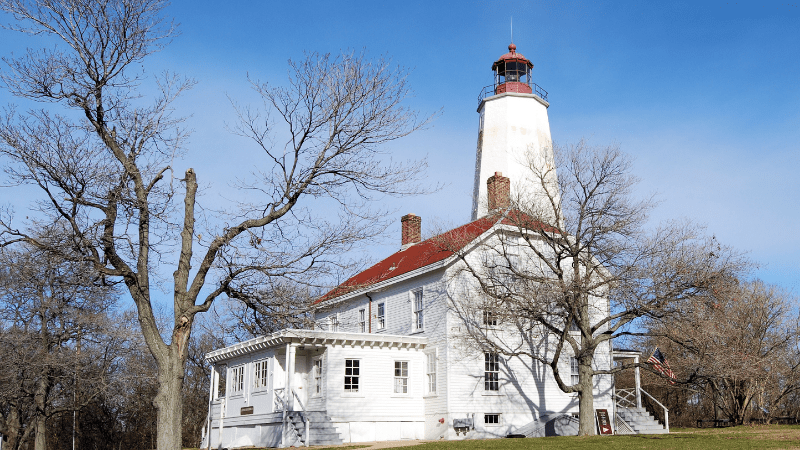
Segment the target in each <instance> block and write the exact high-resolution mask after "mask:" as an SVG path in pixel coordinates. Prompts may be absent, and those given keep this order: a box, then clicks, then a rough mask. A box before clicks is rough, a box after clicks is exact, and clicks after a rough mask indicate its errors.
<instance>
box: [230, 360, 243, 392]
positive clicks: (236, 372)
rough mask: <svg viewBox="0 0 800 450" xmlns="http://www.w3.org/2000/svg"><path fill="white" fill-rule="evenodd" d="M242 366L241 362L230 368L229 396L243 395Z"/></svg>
mask: <svg viewBox="0 0 800 450" xmlns="http://www.w3.org/2000/svg"><path fill="white" fill-rule="evenodd" d="M244 366H245V365H244V364H241V365H238V366H235V367H231V368H230V372H231V376H230V378H229V379H230V382H231V383H230V387H231V396H234V395H244Z"/></svg>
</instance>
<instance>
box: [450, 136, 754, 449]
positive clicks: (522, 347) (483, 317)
mask: <svg viewBox="0 0 800 450" xmlns="http://www.w3.org/2000/svg"><path fill="white" fill-rule="evenodd" d="M553 150H554V155H555V159H554V161H546V160H541V158H540V157H538V156H536V155H534V154H531V155H529V157H528V162H529V169H530V171H529V177H530V179H529V180H528V182H530V183H533V186H534V189H532V190H533V191H534V192H526V191H525V190H524V189H521V190H518V192H517V195H516V197H515V198H512V199H511V205H510V207H509V208H508V209H506V210H504V211H496V212H495V215H494V216H491V217H489V218H486V219H485V220H492V221H494V222H495V223H496V228H497V232H496V233H495V234H494V235H493V236H490V237H487V238H485V239H484V240H483V241H482V242H480V243H478V244H477V247H476V248H474V249H473V248H465V247H464V246H463V245H458V243H457V242H443V246H444V248H446V249H449V250H451V251H453V252H454V253H455V254H456V256H457V257H458V258H459V259H460V262H459V265H458V266H457V267H458V268H459V269H458V270H456V271H455V273H454V274H453V284H456V285H458V284H463V285H464V286H465V287H463V288H461V289H459V290H458V293H457V294H455V295H453V298H452V305H453V310H454V311H455V312H456V313H457V315H458V316H459V317H460V318H461V319H462V323H463V324H464V328H465V332H464V336H463V341H464V342H465V345H469V346H473V347H478V348H483V349H490V350H491V351H493V352H497V353H500V354H503V355H507V356H512V357H517V356H523V355H524V356H526V357H530V358H532V359H534V360H536V361H539V362H540V363H541V364H544V365H547V366H549V368H550V369H551V370H552V373H553V376H554V378H555V382H556V383H557V384H558V386H559V388H560V389H561V390H562V391H564V392H577V393H578V397H579V399H580V408H581V433H582V434H583V433H589V434H591V433H592V430H593V421H592V420H591V419H592V415H591V402H592V397H593V386H594V381H593V378H594V376H595V375H598V374H609V373H612V372H614V369H612V368H611V366H610V365H611V361H610V341H611V340H612V339H614V338H615V337H617V336H623V335H626V334H627V333H630V331H629V328H630V326H631V325H632V324H633V323H634V321H636V320H642V319H643V318H657V317H661V316H663V315H666V314H671V313H673V312H675V311H679V310H681V309H685V308H691V307H692V302H693V301H696V300H697V299H699V298H703V297H704V296H706V295H708V293H709V292H710V290H711V289H712V288H713V286H715V285H716V282H717V280H720V279H725V278H729V277H734V276H736V275H737V274H740V273H741V272H742V270H743V269H745V268H746V261H744V260H743V259H742V258H741V257H740V256H739V255H737V254H736V252H734V251H733V250H731V249H730V248H728V247H725V246H723V245H721V244H720V243H718V242H717V241H716V240H715V239H714V238H709V237H706V236H704V234H703V230H702V228H701V227H698V226H696V225H693V224H691V223H689V222H678V221H676V222H672V223H666V224H662V225H660V226H658V227H655V228H653V229H649V228H648V226H647V225H648V224H647V219H648V213H649V212H650V210H651V209H652V208H653V207H654V206H655V202H654V200H653V199H652V198H644V199H641V200H639V199H634V198H633V187H634V185H635V183H636V182H637V181H638V180H637V179H636V177H634V176H632V175H631V173H630V170H631V160H630V158H629V157H628V156H626V155H625V154H623V153H622V152H621V151H620V150H619V147H618V146H610V147H606V148H592V147H589V146H588V145H587V144H586V143H585V142H583V141H581V142H580V143H578V144H577V145H573V146H568V147H556V148H554V149H553ZM556 171H557V172H558V178H556ZM445 241H446V240H445ZM487 318H491V319H487ZM570 358H574V359H575V362H576V367H577V369H578V370H577V373H576V372H575V371H571V372H570V375H571V377H570V378H566V377H564V376H563V375H562V373H563V371H564V368H565V367H570V365H569V364H570V361H569V359H570ZM576 378H577V379H576ZM567 380H569V382H567ZM584 409H588V410H589V413H588V414H587V415H585V416H584V414H583V410H584Z"/></svg>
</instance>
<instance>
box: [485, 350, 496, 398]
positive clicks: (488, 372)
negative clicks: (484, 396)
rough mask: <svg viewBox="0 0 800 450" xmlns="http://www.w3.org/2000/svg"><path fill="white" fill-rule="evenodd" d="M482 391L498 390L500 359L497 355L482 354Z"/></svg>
mask: <svg viewBox="0 0 800 450" xmlns="http://www.w3.org/2000/svg"><path fill="white" fill-rule="evenodd" d="M483 356H484V372H483V389H484V390H486V391H499V390H500V357H499V356H498V354H497V353H484V355H483Z"/></svg>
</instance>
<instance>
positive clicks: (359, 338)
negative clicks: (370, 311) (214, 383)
mask: <svg viewBox="0 0 800 450" xmlns="http://www.w3.org/2000/svg"><path fill="white" fill-rule="evenodd" d="M427 343H428V339H427V338H424V337H412V336H397V335H390V334H372V333H340V332H332V331H317V330H294V329H286V330H281V331H278V332H276V333H272V334H270V335H268V336H259V337H257V338H253V339H250V340H247V341H244V342H239V343H238V344H234V345H231V346H229V347H225V348H221V349H219V350H214V351H213V352H208V353H206V360H207V361H209V362H212V363H216V362H219V361H224V360H226V359H229V358H232V357H235V356H240V355H246V354H248V353H252V352H254V351H257V350H263V349H267V348H271V347H277V346H279V345H286V344H299V345H306V346H312V347H323V346H332V345H341V346H351V347H379V348H380V347H386V348H388V347H399V348H415V349H420V348H425V345H426V344H427Z"/></svg>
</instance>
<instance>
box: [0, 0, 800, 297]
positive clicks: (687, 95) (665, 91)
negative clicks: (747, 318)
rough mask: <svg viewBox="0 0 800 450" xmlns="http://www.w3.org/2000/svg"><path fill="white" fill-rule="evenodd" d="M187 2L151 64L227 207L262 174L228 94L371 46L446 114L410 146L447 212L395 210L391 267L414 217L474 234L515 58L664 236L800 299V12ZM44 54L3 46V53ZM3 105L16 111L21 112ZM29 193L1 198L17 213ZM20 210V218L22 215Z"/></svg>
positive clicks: (198, 163) (727, 6)
mask: <svg viewBox="0 0 800 450" xmlns="http://www.w3.org/2000/svg"><path fill="white" fill-rule="evenodd" d="M222 5H223V3H221V2H219V1H191V2H190V1H176V2H174V3H173V4H172V5H171V6H170V7H169V8H168V13H169V14H172V15H173V16H174V17H175V19H176V21H177V22H179V23H180V30H181V33H182V34H181V35H180V36H179V37H177V38H176V39H175V40H174V42H173V43H172V44H171V45H170V46H168V47H167V48H166V49H165V50H163V51H162V52H160V53H158V54H156V55H154V56H153V57H151V58H150V60H149V61H148V62H146V69H147V72H148V73H156V72H159V71H161V70H165V69H168V70H172V71H177V72H179V73H182V74H185V75H187V76H190V77H193V78H195V79H196V80H197V81H198V85H197V87H196V88H194V89H193V90H192V91H190V92H189V93H188V94H187V95H186V96H185V97H184V98H183V99H182V100H180V102H179V103H178V105H177V106H178V113H179V114H185V115H191V117H190V119H189V125H190V126H191V128H193V129H194V130H195V133H194V135H193V138H192V142H191V144H190V146H189V151H190V153H189V155H188V156H187V158H186V159H185V161H183V162H182V164H183V167H181V169H180V171H179V172H178V173H182V171H183V170H185V168H186V167H189V166H192V167H194V168H195V170H196V171H197V173H198V177H199V178H200V180H201V181H202V182H206V183H210V184H211V185H212V186H213V187H214V189H213V190H210V191H208V192H207V194H206V196H207V199H206V200H207V201H209V202H212V203H213V202H215V201H218V200H219V199H217V200H214V197H215V196H216V195H223V196H224V195H233V191H232V190H230V189H229V188H227V186H228V182H229V181H231V180H232V179H233V178H235V177H236V176H237V175H239V174H242V173H246V172H248V171H249V170H250V168H251V166H252V164H251V163H250V156H249V155H250V154H249V153H248V151H247V149H246V147H247V146H248V144H247V143H246V142H244V141H242V140H240V139H238V138H235V137H234V136H232V135H231V134H230V133H229V132H228V131H226V129H225V123H226V122H227V123H231V122H232V121H233V117H232V108H231V106H230V103H229V100H228V96H230V97H231V98H234V99H236V100H238V101H243V102H246V101H247V100H248V99H251V98H253V97H252V94H251V93H250V92H249V90H248V87H247V75H248V74H249V75H250V76H251V77H252V78H255V79H259V80H261V81H269V82H275V83H282V82H283V81H284V80H285V77H286V69H287V64H286V62H287V60H288V59H290V58H295V59H300V58H302V55H303V52H304V51H319V52H332V53H338V52H340V51H342V50H348V49H355V50H360V49H362V48H365V49H366V50H367V51H368V52H369V53H370V54H371V55H374V56H378V55H381V54H385V55H387V56H389V57H390V58H392V60H393V62H394V63H396V64H399V65H402V66H406V67H409V68H411V69H412V73H411V75H410V77H409V83H410V85H411V87H412V88H413V90H414V92H415V96H414V97H413V98H411V99H410V100H409V105H410V106H412V107H414V108H416V109H419V110H420V111H422V112H424V113H433V112H435V111H437V110H440V109H441V111H442V113H441V115H440V116H439V117H438V118H437V119H436V120H435V122H434V123H433V126H432V127H430V128H429V129H427V130H424V131H421V132H418V133H416V134H414V135H412V136H410V137H409V138H406V139H403V140H400V141H397V142H395V143H393V144H392V145H391V146H390V147H388V149H389V150H391V151H392V152H393V154H394V155H396V156H397V157H398V158H418V157H424V156H427V157H428V158H429V171H428V178H429V181H431V182H432V183H433V182H442V183H444V184H445V187H444V188H443V189H442V190H441V191H439V192H437V193H435V194H432V195H430V196H426V197H417V198H404V199H397V200H391V202H392V203H393V204H395V205H396V207H397V210H398V211H397V219H398V220H397V222H396V223H395V225H394V226H393V228H391V229H390V230H389V231H388V233H389V235H388V238H387V244H386V245H383V246H377V247H375V248H374V250H373V252H374V255H375V257H376V258H382V257H384V256H386V255H388V254H389V253H391V252H393V251H394V250H396V249H397V248H398V247H399V234H400V233H399V218H400V216H401V215H402V214H405V213H408V212H413V213H415V214H417V215H420V216H422V218H423V231H425V230H426V229H429V226H430V224H433V223H438V224H452V225H457V224H461V223H464V222H466V221H467V220H468V219H469V215H470V207H471V195H472V179H473V170H474V161H475V145H476V139H477V126H478V115H477V113H476V107H477V100H476V98H477V95H478V93H479V91H480V90H481V88H482V87H483V86H485V85H487V84H490V83H491V81H492V72H491V69H490V67H491V63H492V62H493V61H494V60H495V59H496V58H497V57H498V56H500V55H501V54H503V53H505V52H506V51H507V50H506V46H507V45H508V43H509V40H510V36H509V34H510V33H509V21H510V18H511V17H512V16H513V21H514V42H515V44H516V45H517V51H518V52H520V53H522V54H524V55H525V56H527V57H528V58H529V59H531V61H532V62H533V63H534V66H535V67H534V69H533V81H535V82H536V83H537V84H539V85H540V86H542V87H543V88H544V89H546V90H547V91H548V93H549V101H550V104H551V106H550V108H549V117H550V126H551V131H552V136H553V139H554V140H555V141H556V143H562V144H566V143H571V142H576V141H578V140H580V139H581V138H586V139H588V140H589V141H590V143H592V144H596V145H605V144H609V143H612V142H617V143H619V144H620V145H621V147H622V149H623V150H624V151H626V152H627V153H630V154H631V155H633V156H634V157H635V160H636V162H635V173H636V174H637V175H638V176H639V177H640V178H641V179H642V182H641V184H640V185H639V192H640V193H641V195H642V196H645V195H648V194H650V193H653V192H657V193H658V194H659V198H660V199H661V200H662V204H661V205H660V206H659V208H658V209H657V211H656V213H655V214H654V215H653V219H654V220H668V219H671V218H684V217H686V218H690V219H692V220H695V221H697V222H699V223H703V224H706V225H707V226H708V232H709V233H712V234H714V235H716V236H717V237H718V238H719V239H720V240H721V241H722V242H723V243H726V244H729V245H732V246H734V247H736V248H738V249H740V250H742V251H745V252H749V255H750V257H751V258H752V259H754V260H755V261H757V262H758V263H760V264H761V268H760V269H759V270H758V271H757V275H758V276H760V277H761V278H763V279H764V280H766V281H768V282H772V283H776V284H780V285H782V286H784V287H786V288H789V289H791V290H793V291H794V292H795V293H799V292H800V235H799V234H798V230H799V229H800V212H799V211H798V207H797V205H798V200H797V199H798V196H800V181H799V180H800V178H798V176H797V174H798V173H800V158H798V154H799V153H798V150H800V149H798V146H799V145H800V6H798V3H786V2H783V3H778V2H769V1H766V2H759V3H746V2H745V3H743V2H738V3H737V2H717V1H712V2H674V3H671V2H660V3H657V4H656V3H654V2H641V1H637V2H633V1H632V2H615V3H613V4H610V5H609V4H603V3H600V2H592V1H583V2H580V1H579V2H521V1H517V2H487V1H476V2H432V1H427V2H411V1H406V2H347V3H342V2H333V1H325V2H316V1H304V2H266V1H261V2H259V1H230V2H225V3H224V6H222ZM25 45H32V46H35V45H36V44H35V41H31V40H22V39H21V36H18V35H16V34H13V33H11V32H9V31H7V30H0V54H3V55H7V54H9V53H10V52H11V51H13V50H16V51H19V50H20V48H24V46H25ZM12 101H13V99H11V98H10V97H8V95H7V94H6V93H5V92H2V91H0V104H2V105H5V104H7V103H9V102H12ZM15 197H19V191H18V190H12V189H8V188H6V189H0V202H14V201H15ZM18 208H19V207H18Z"/></svg>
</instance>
